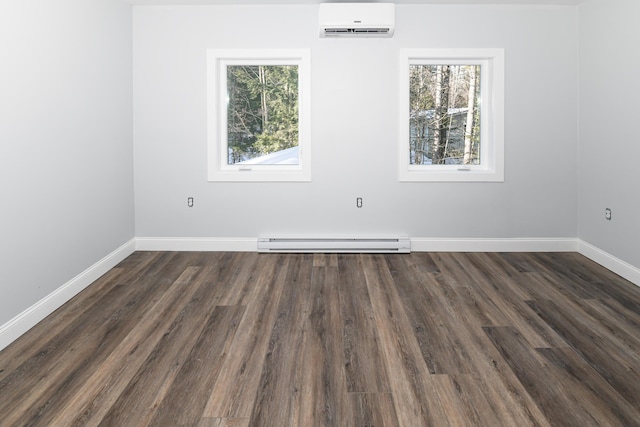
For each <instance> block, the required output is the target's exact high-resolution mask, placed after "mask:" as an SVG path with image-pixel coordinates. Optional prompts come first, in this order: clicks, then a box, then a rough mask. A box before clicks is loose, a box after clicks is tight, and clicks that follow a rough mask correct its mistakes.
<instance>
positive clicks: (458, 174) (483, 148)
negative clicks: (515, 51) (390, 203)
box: [398, 49, 504, 182]
mask: <svg viewBox="0 0 640 427" xmlns="http://www.w3.org/2000/svg"><path fill="white" fill-rule="evenodd" d="M420 64H433V65H445V64H451V65H453V64H463V65H467V64H469V65H476V64H477V65H480V66H481V73H480V90H481V92H480V96H481V99H480V102H481V114H480V141H481V142H480V164H479V165H411V164H410V159H409V149H410V146H409V132H410V129H409V128H410V124H409V67H410V65H420ZM399 72H400V107H399V122H398V123H399V129H400V132H399V143H398V175H399V180H400V181H444V182H450V181H461V182H469V181H478V182H482V181H486V182H489V181H494V182H503V181H504V49H401V50H400V67H399Z"/></svg>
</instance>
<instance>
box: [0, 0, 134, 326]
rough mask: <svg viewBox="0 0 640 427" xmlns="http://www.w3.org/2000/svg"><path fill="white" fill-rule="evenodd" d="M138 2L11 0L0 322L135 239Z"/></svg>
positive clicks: (1, 109) (2, 50)
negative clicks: (134, 6) (134, 10)
mask: <svg viewBox="0 0 640 427" xmlns="http://www.w3.org/2000/svg"><path fill="white" fill-rule="evenodd" d="M131 56H132V51H131V6H130V5H127V4H125V3H124V2H121V1H113V0H91V1H87V0H57V1H51V0H30V1H3V2H2V3H0V58H1V59H0V61H1V62H2V66H0V94H1V95H0V189H1V192H0V194H1V195H2V201H1V202H0V203H2V222H1V223H0V228H1V230H2V233H1V234H2V237H1V238H0V259H1V260H2V261H1V262H2V268H0V289H1V290H2V297H1V298H0V325H2V324H4V323H5V322H7V321H8V320H10V319H12V318H13V317H14V316H16V315H17V314H19V313H20V312H22V311H23V310H25V309H27V308H28V307H30V306H32V305H33V304H35V303H36V302H37V301H39V300H40V299H42V298H43V297H45V296H46V295H48V294H50V293H51V292H53V291H54V290H56V289H57V288H59V287H60V286H61V285H63V284H64V283H66V282H67V281H69V280H70V279H72V278H73V277H75V276H76V275H78V274H79V273H81V272H82V271H84V270H85V269H87V268H88V267H90V266H91V265H93V264H95V263H96V262H98V261H99V260H100V259H102V258H103V257H104V256H106V255H107V254H109V253H111V252H112V251H114V250H115V249H116V248H118V247H120V246H121V245H122V244H124V243H125V242H127V241H129V240H130V239H132V238H133V236H134V208H133V155H132V153H133V148H132V88H131V81H132V77H131V69H132V66H131Z"/></svg>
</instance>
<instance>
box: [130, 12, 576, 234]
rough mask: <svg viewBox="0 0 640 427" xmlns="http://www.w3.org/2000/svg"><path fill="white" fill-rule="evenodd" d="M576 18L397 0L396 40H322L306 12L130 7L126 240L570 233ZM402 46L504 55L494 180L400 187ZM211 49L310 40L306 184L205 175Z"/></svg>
mask: <svg viewBox="0 0 640 427" xmlns="http://www.w3.org/2000/svg"><path fill="white" fill-rule="evenodd" d="M577 11H578V9H577V8H576V7H554V6H545V7H535V6H433V5H430V6H429V5H399V6H397V9H396V15H397V16H396V24H397V25H396V28H397V29H396V34H395V36H394V37H393V38H392V39H382V40H380V39H375V40H374V39H359V40H345V39H340V40H327V39H320V38H319V37H318V35H317V32H318V24H317V7H316V6H190V7H162V6H136V7H134V53H135V54H134V117H135V133H134V135H135V165H136V167H135V197H136V235H137V236H139V237H257V236H259V235H262V234H293V233H299V234H349V235H353V234H369V233H370V234H377V235H379V234H381V233H398V234H405V235H408V236H410V237H487V238H508V237H574V238H575V236H576V235H577V177H576V171H577V165H576V151H577V138H578V136H577V127H576V123H577V108H576V105H577V103H578V97H577V94H578V84H577V79H576V76H577V67H578V63H577V51H578V25H577V23H578V22H577V20H578V17H577ZM404 47H413V48H420V47H425V48H428V47H503V48H505V53H506V90H505V92H506V117H505V123H506V125H505V136H506V138H505V147H506V148H505V158H506V166H505V176H506V179H505V182H504V183H399V182H398V180H397V166H396V164H397V160H396V158H397V148H396V144H397V138H398V136H397V135H398V113H397V111H398V75H397V67H398V59H397V57H398V50H399V49H400V48H404ZM207 48H310V49H311V62H312V113H311V114H312V117H313V121H312V144H313V148H312V153H313V156H312V164H313V167H312V182H311V183H209V182H207V178H206V177H207V174H206V167H207V166H206V147H207V126H206V124H207V120H206V118H207V116H206V115H207V109H206V68H205V66H206V63H205V55H206V49H207ZM188 196H193V197H194V198H195V206H194V208H191V209H189V208H188V207H187V203H186V201H187V197H188ZM356 197H363V198H364V207H363V208H362V209H357V208H356V207H355V199H356Z"/></svg>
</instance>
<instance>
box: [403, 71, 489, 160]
mask: <svg viewBox="0 0 640 427" xmlns="http://www.w3.org/2000/svg"><path fill="white" fill-rule="evenodd" d="M480 73H481V66H480V65H476V64H462V65H461V64H412V65H410V66H409V104H410V105H409V108H410V115H409V122H410V125H409V130H410V135H409V144H410V152H409V156H410V163H409V164H410V165H448V164H451V165H456V164H458V165H478V164H480V144H481V139H480V135H481V133H480V114H481V112H480V95H481V94H480Z"/></svg>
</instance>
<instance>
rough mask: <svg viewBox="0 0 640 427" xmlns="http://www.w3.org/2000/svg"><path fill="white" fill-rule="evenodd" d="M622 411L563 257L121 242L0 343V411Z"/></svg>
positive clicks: (145, 421)
mask: <svg viewBox="0 0 640 427" xmlns="http://www.w3.org/2000/svg"><path fill="white" fill-rule="evenodd" d="M76 425H77V426H98V425H99V426H117V427H126V426H146V425H149V426H172V427H174V426H197V427H204V426H219V427H222V426H260V427H262V426H277V427H286V426H304V427H307V426H340V427H342V426H375V427H382V426H407V427H416V426H438V427H440V426H449V425H452V426H489V427H496V426H510V427H511V426H514V427H521V426H579V427H585V426H640V288H638V287H636V286H634V285H633V284H631V283H629V282H627V281H625V280H623V279H621V278H620V277H618V276H616V275H615V274H613V273H611V272H610V271H608V270H606V269H604V268H602V267H600V266H598V265H597V264H595V263H593V262H591V261H590V260H588V259H586V258H584V257H582V256H581V255H578V254H575V253H501V254H498V253H456V254H452V253H412V254H407V255H375V254H368V255H367V254H362V255H359V254H344V255H336V254H316V255H311V254H310V255H304V254H288V255H277V254H257V253H204V252H183V253H175V252H136V253H134V254H133V255H131V256H130V257H128V258H127V259H126V260H124V261H123V262H122V263H120V265H118V266H117V267H116V268H114V269H112V270H111V271H109V272H108V273H107V274H106V275H104V276H103V277H102V278H100V279H99V280H98V281H96V282H95V283H94V284H92V285H91V286H90V287H89V288H87V289H86V290H85V291H83V292H82V293H80V294H79V295H78V296H77V297H76V298H74V299H73V300H71V301H70V302H68V303H67V304H65V305H64V306H63V307H61V308H60V309H59V310H57V311H56V312H55V313H53V314H52V315H51V316H49V317H47V318H46V319H45V320H43V321H42V322H41V323H40V324H38V325H37V326H36V327H34V328H33V329H32V330H30V331H29V332H28V333H26V334H25V335H24V336H22V337H21V338H19V339H18V340H17V341H15V342H14V343H13V344H11V345H10V346H9V347H7V348H6V349H5V350H3V351H2V352H0V426H76Z"/></svg>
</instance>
